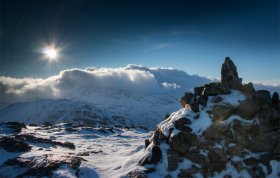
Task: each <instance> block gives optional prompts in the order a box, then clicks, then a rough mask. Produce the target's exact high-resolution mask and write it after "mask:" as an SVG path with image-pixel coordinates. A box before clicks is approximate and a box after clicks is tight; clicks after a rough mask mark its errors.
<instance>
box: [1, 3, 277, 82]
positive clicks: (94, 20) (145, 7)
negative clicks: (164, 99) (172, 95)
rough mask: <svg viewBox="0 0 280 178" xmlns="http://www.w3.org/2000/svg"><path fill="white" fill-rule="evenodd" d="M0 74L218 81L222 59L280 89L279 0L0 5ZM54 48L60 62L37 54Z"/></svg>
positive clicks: (249, 77) (256, 79) (248, 77)
mask: <svg viewBox="0 0 280 178" xmlns="http://www.w3.org/2000/svg"><path fill="white" fill-rule="evenodd" d="M0 3H1V16H0V20H1V21H0V22H1V24H0V25H1V26H0V27H1V28H0V32H1V33H0V40H1V43H0V60H1V63H0V75H5V76H13V77H47V76H51V75H54V74H57V73H58V72H59V71H60V70H62V69H66V68H73V67H77V68H84V67H87V66H95V67H117V66H125V65H126V64H130V63H133V64H142V65H145V66H162V67H174V68H179V69H183V70H185V71H187V72H188V73H190V74H199V75H202V76H211V77H219V75H220V66H221V63H222V62H223V59H224V57H225V56H230V57H232V59H233V60H234V61H235V63H236V65H237V66H238V69H239V73H240V75H241V77H243V78H245V79H246V80H250V81H251V80H252V81H262V82H264V81H266V82H275V81H276V82H280V70H279V68H280V52H279V51H280V27H279V23H280V22H279V21H280V14H279V10H280V4H279V1H278V0H267V1H264V0H249V1H243V0H226V1H225V0H219V1H218V0H192V1H187V0H186V1H178V0H175V1H174V0H172V1H171V0H170V1H151V0H150V1H145V0H141V1H140V0H135V1H122V0H120V1H113V0H112V1H94V0H80V1H78V0H77V1H73V0H54V1H52V0H40V1H38V0H1V1H0ZM48 43H49V44H50V43H55V44H56V45H57V46H58V47H59V48H61V51H60V53H61V54H60V58H59V60H58V61H56V62H52V63H49V62H47V61H46V60H43V59H42V58H43V57H42V54H41V53H40V50H41V49H42V48H43V47H44V46H46V45H47V44H48Z"/></svg>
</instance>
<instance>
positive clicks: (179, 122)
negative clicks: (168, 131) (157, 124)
mask: <svg viewBox="0 0 280 178" xmlns="http://www.w3.org/2000/svg"><path fill="white" fill-rule="evenodd" d="M191 123H192V122H191V121H190V120H189V119H187V118H185V117H182V118H180V119H178V120H176V121H175V122H174V125H175V127H176V129H180V128H181V127H182V126H185V125H190V124H191Z"/></svg>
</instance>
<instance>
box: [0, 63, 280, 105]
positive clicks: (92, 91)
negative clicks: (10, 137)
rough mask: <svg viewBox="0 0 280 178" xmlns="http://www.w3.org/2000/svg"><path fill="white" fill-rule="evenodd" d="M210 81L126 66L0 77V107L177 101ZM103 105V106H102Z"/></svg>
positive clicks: (165, 70) (276, 88)
mask: <svg viewBox="0 0 280 178" xmlns="http://www.w3.org/2000/svg"><path fill="white" fill-rule="evenodd" d="M211 81H213V80H211V79H209V78H206V77H200V76H196V75H189V74H187V73H186V72H184V71H181V70H177V69H172V68H147V67H144V66H140V65H128V66H126V67H120V68H86V69H69V70H64V71H61V72H60V73H59V74H58V75H55V76H52V77H49V78H46V79H42V78H11V77H3V76H2V77H0V96H1V99H0V108H2V107H5V106H7V105H9V104H12V103H16V102H23V101H33V100H37V99H73V100H79V101H86V102H90V103H98V102H108V101H96V98H97V96H98V97H99V98H100V96H110V97H111V98H115V99H116V101H117V100H118V98H120V97H130V96H132V97H138V98H143V97H146V96H152V95H161V96H166V95H168V96H172V97H174V98H179V97H180V96H182V95H183V94H184V92H186V91H189V90H192V89H193V88H194V87H196V86H201V85H203V84H205V83H209V82H211ZM255 86H256V88H257V89H263V88H264V89H268V90H269V91H271V92H274V91H278V92H279V91H280V86H279V85H277V86H267V85H260V84H256V85H255ZM101 98H102V97H101ZM104 104H106V103H104Z"/></svg>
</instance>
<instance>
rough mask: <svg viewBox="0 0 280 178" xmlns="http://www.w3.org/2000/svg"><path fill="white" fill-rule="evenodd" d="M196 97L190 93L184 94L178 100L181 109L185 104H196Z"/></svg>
mask: <svg viewBox="0 0 280 178" xmlns="http://www.w3.org/2000/svg"><path fill="white" fill-rule="evenodd" d="M196 100H197V99H196V96H195V95H194V94H192V93H189V92H187V93H185V95H184V96H183V97H182V98H181V99H180V103H181V105H182V107H183V108H184V107H185V105H186V104H192V103H194V102H196Z"/></svg>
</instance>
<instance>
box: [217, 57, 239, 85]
mask: <svg viewBox="0 0 280 178" xmlns="http://www.w3.org/2000/svg"><path fill="white" fill-rule="evenodd" d="M221 82H222V84H223V85H224V86H226V87H229V88H232V87H233V86H234V85H241V84H242V79H241V78H239V77H238V73H237V68H236V66H235V64H234V63H233V61H232V60H231V59H230V58H229V57H226V58H225V61H224V63H223V65H222V70H221Z"/></svg>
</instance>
